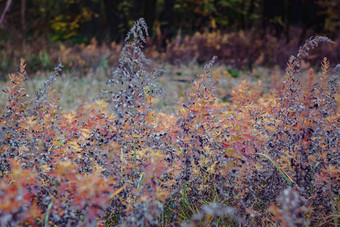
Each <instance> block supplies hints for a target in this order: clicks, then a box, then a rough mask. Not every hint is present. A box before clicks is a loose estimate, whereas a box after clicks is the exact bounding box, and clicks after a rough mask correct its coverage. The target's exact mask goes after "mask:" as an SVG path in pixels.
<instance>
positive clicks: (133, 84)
mask: <svg viewBox="0 0 340 227" xmlns="http://www.w3.org/2000/svg"><path fill="white" fill-rule="evenodd" d="M146 36H147V26H146V24H145V21H144V20H143V19H140V20H138V21H136V22H135V24H134V26H133V27H132V28H131V30H130V31H129V33H128V34H127V36H126V39H125V44H124V46H123V47H122V48H121V50H120V51H121V54H120V57H119V59H118V57H117V59H118V61H117V67H115V68H114V70H112V73H110V74H112V75H111V76H112V77H111V78H110V79H109V80H106V78H105V77H95V75H94V74H88V75H87V76H84V77H81V78H79V77H72V75H71V74H67V73H63V67H64V66H63V65H62V64H61V63H59V64H57V65H56V67H55V68H54V72H53V73H51V74H50V75H49V76H48V77H46V76H36V77H34V78H33V79H31V78H27V75H28V74H27V71H26V70H27V67H26V64H25V61H24V60H21V62H20V66H19V69H18V71H17V72H16V73H12V74H9V80H8V81H7V82H6V83H4V84H1V90H2V94H1V95H0V100H1V101H0V106H1V108H2V110H1V111H0V113H1V118H0V127H1V130H0V201H1V203H0V225H1V226H17V225H20V226H113V225H119V226H338V225H339V221H340V195H339V191H340V180H339V174H340V168H339V167H340V166H339V164H340V154H339V147H340V146H339V145H340V143H339V134H340V128H339V127H340V124H339V123H340V115H339V104H340V103H339V102H340V96H339V87H338V85H339V81H338V77H339V74H340V65H337V64H336V62H335V63H333V64H331V63H330V61H329V60H328V59H327V58H326V57H324V58H323V60H322V61H321V62H320V63H319V65H316V66H313V67H312V66H310V65H308V64H307V63H306V61H305V59H308V57H309V56H310V53H312V52H313V51H314V49H317V47H318V46H319V45H321V44H323V45H329V46H330V48H331V46H332V45H333V44H332V43H333V42H332V41H331V40H330V39H329V38H327V37H322V36H316V37H312V38H310V39H308V40H306V42H305V43H304V44H303V45H302V46H301V47H300V49H299V50H296V53H292V54H293V55H292V56H291V57H290V58H289V60H288V63H287V67H286V71H285V72H283V71H281V70H279V69H276V70H268V69H265V68H261V67H257V68H252V69H249V70H248V71H242V70H237V69H234V68H230V67H228V66H226V65H224V64H219V63H218V59H216V58H215V57H213V56H211V60H210V61H208V62H206V65H205V66H204V67H200V66H199V65H197V64H183V65H180V66H178V65H177V66H173V65H171V64H165V65H163V67H162V69H163V70H164V71H163V70H158V68H157V67H156V68H155V67H154V66H155V64H153V63H151V62H150V60H149V59H148V58H147V57H146V55H145V53H144V52H143V45H144V44H145V42H146ZM262 60H263V59H262ZM313 69H314V70H313ZM319 69H320V70H319ZM40 73H41V72H40ZM38 74H39V73H38ZM41 75H43V73H41ZM39 84H40V85H39Z"/></svg>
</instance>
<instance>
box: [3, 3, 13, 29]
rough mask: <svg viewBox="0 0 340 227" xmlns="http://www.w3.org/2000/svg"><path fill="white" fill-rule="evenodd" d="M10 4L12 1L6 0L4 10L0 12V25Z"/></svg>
mask: <svg viewBox="0 0 340 227" xmlns="http://www.w3.org/2000/svg"><path fill="white" fill-rule="evenodd" d="M11 3H12V0H7V3H6V6H5V9H4V11H3V12H2V14H1V17H0V25H1V24H2V21H3V20H4V18H5V15H6V13H7V11H8V9H9V7H10V5H11Z"/></svg>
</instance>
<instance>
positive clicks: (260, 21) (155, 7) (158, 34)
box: [0, 0, 340, 45]
mask: <svg viewBox="0 0 340 227" xmlns="http://www.w3.org/2000/svg"><path fill="white" fill-rule="evenodd" d="M338 12H340V2H339V1H337V0H204V1H202V0H144V1H141V0H54V1H50V0H17V1H12V0H2V1H0V29H1V30H0V31H1V33H0V38H3V37H6V35H7V36H8V34H13V33H14V32H15V34H20V35H21V37H22V38H25V39H27V38H30V37H32V38H36V37H39V36H46V37H49V38H50V39H51V40H54V41H56V40H62V41H65V40H71V41H73V42H84V41H86V40H89V39H90V38H92V37H96V38H97V39H98V40H110V41H117V42H118V41H121V40H122V39H123V38H124V36H123V34H125V33H126V32H127V31H128V29H129V28H130V27H131V26H132V25H133V22H134V21H135V20H137V19H138V18H140V17H143V18H145V20H146V22H147V24H148V26H149V33H150V35H151V37H153V38H154V39H157V40H158V42H160V43H161V44H163V45H164V43H165V41H166V40H167V39H170V38H171V37H173V36H174V35H176V33H177V31H178V29H181V31H182V32H184V33H186V34H192V33H194V32H196V31H202V32H204V31H212V30H222V31H234V30H247V29H258V30H259V31H261V32H268V31H270V32H272V33H274V34H275V35H277V36H285V37H286V38H287V40H289V37H290V36H291V34H290V30H291V27H300V28H301V29H302V33H306V32H307V31H310V30H311V31H313V32H315V33H327V35H328V36H330V37H332V36H336V34H337V33H338V32H339V30H340V15H339V14H338Z"/></svg>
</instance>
